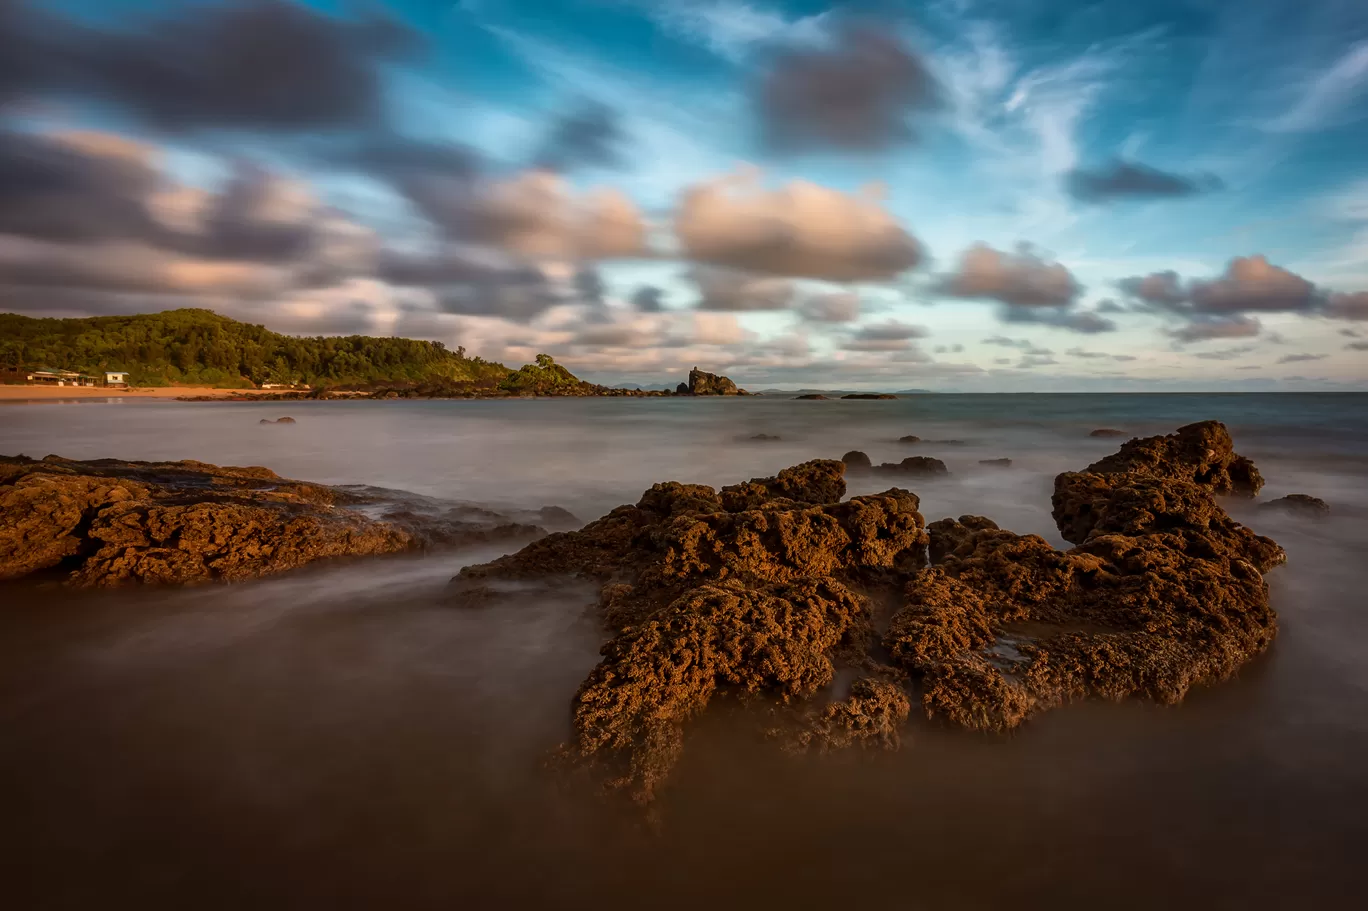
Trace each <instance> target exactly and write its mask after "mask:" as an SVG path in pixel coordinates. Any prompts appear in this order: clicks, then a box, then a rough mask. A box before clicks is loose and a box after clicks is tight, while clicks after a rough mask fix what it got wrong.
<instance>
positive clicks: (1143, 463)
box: [1084, 421, 1263, 497]
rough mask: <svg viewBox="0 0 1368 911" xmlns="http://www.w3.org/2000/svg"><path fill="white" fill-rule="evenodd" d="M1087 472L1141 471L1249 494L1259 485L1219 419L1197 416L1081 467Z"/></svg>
mask: <svg viewBox="0 0 1368 911" xmlns="http://www.w3.org/2000/svg"><path fill="white" fill-rule="evenodd" d="M1084 471H1085V472H1088V473H1090V474H1120V473H1131V474H1143V475H1147V476H1150V477H1156V478H1174V479H1179V480H1186V481H1193V482H1195V483H1197V484H1200V485H1202V486H1203V487H1206V488H1207V489H1208V490H1210V491H1211V492H1212V493H1216V494H1238V495H1240V496H1246V497H1252V496H1254V495H1255V494H1257V493H1258V492H1259V489H1260V488H1262V487H1263V477H1262V476H1261V475H1260V474H1259V470H1258V469H1257V468H1255V467H1254V463H1253V462H1251V461H1249V459H1246V458H1245V457H1244V456H1240V455H1237V454H1236V453H1235V449H1234V444H1233V443H1232V442H1231V439H1230V432H1229V431H1228V430H1226V426H1225V425H1224V424H1222V423H1221V422H1220V421H1202V422H1200V423H1197V424H1188V425H1187V426H1186V427H1180V428H1178V431H1177V432H1176V433H1170V434H1168V435H1167V436H1158V437H1144V438H1143V439H1134V440H1130V441H1128V442H1126V443H1122V444H1121V449H1120V450H1119V451H1118V452H1116V453H1113V454H1112V455H1109V456H1107V457H1106V458H1104V459H1100V460H1098V461H1096V462H1094V463H1093V464H1091V465H1089V466H1088V467H1087V468H1085V469H1084Z"/></svg>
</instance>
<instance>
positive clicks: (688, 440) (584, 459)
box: [0, 394, 1368, 909]
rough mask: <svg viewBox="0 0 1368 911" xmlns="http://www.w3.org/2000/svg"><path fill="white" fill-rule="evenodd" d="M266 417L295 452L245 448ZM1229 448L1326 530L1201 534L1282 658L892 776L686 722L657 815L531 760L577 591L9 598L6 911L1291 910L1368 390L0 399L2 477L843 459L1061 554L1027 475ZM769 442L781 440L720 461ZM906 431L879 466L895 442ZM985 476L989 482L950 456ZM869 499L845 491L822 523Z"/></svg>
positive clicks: (1046, 505)
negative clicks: (1172, 437) (1226, 541)
mask: <svg viewBox="0 0 1368 911" xmlns="http://www.w3.org/2000/svg"><path fill="white" fill-rule="evenodd" d="M282 415H289V416H291V417H294V418H295V419H296V421H297V423H296V424H294V425H261V424H259V423H258V421H259V420H260V419H261V418H275V417H279V416H282ZM1204 419H1217V420H1221V421H1224V422H1226V423H1227V425H1228V426H1229V427H1230V429H1231V432H1232V434H1233V435H1234V437H1235V442H1236V448H1237V449H1238V451H1240V452H1241V453H1242V454H1244V455H1247V456H1249V457H1250V458H1252V459H1253V460H1254V461H1255V462H1256V463H1257V464H1258V466H1259V468H1260V470H1261V471H1262V472H1263V474H1264V476H1265V478H1266V479H1267V481H1268V484H1267V487H1266V488H1265V489H1264V492H1263V494H1262V496H1261V497H1260V499H1261V500H1267V499H1271V498H1273V497H1278V496H1281V495H1283V494H1287V493H1307V494H1312V495H1315V496H1319V497H1322V498H1323V499H1325V500H1326V501H1328V502H1329V503H1330V505H1331V508H1332V510H1333V511H1332V513H1331V515H1330V517H1329V518H1328V519H1326V520H1324V521H1320V522H1309V521H1307V520H1304V519H1298V518H1295V517H1288V516H1283V515H1277V514H1269V513H1267V512H1259V511H1257V509H1256V508H1255V504H1253V503H1249V502H1246V501H1240V500H1231V501H1228V502H1227V503H1226V504H1225V505H1226V508H1227V509H1228V510H1229V511H1230V512H1231V514H1232V515H1234V516H1235V517H1236V518H1237V519H1239V520H1240V521H1243V522H1245V523H1246V524H1248V525H1250V526H1252V527H1253V528H1254V529H1255V530H1256V531H1258V532H1260V533H1263V534H1267V535H1270V536H1271V537H1273V538H1275V539H1276V540H1277V541H1278V542H1279V543H1281V544H1282V545H1283V546H1284V547H1285V548H1286V549H1287V552H1288V555H1289V559H1288V563H1287V564H1286V565H1285V566H1282V567H1279V568H1277V569H1275V570H1274V571H1273V572H1272V573H1271V574H1270V576H1269V583H1270V587H1271V590H1272V599H1273V604H1274V607H1275V608H1276V609H1277V611H1278V613H1279V618H1280V632H1279V635H1278V639H1277V641H1276V642H1275V644H1274V646H1273V648H1272V649H1271V650H1270V651H1269V652H1268V653H1267V654H1266V655H1264V656H1262V657H1261V658H1259V659H1257V660H1256V661H1255V662H1253V663H1252V664H1250V665H1249V666H1248V667H1247V668H1245V669H1244V671H1242V672H1241V674H1240V675H1239V676H1238V677H1237V678H1236V679H1234V680H1231V681H1229V682H1227V683H1224V684H1221V685H1219V686H1215V687H1210V688H1202V689H1198V690H1197V691H1194V692H1193V693H1192V694H1191V695H1190V696H1189V697H1188V699H1187V700H1186V701H1185V702H1184V703H1183V704H1182V705H1180V706H1177V707H1161V706H1156V705H1151V704H1146V703H1141V702H1128V703H1123V704H1119V705H1117V704H1109V703H1085V704H1080V705H1075V706H1071V707H1068V708H1065V709H1062V710H1058V711H1055V712H1050V713H1047V714H1045V715H1042V716H1040V717H1039V718H1036V719H1033V720H1032V721H1030V722H1028V723H1027V724H1026V725H1025V726H1024V727H1022V728H1021V729H1019V730H1018V731H1016V732H1015V733H1013V734H1010V735H1003V736H992V735H980V734H969V733H965V732H963V731H959V730H952V729H949V728H946V727H944V726H942V725H938V724H932V723H930V722H927V721H925V720H924V719H921V718H920V717H918V716H917V713H916V712H915V711H914V717H913V719H912V720H911V721H910V722H909V724H908V727H907V729H906V731H905V732H904V737H903V745H902V748H901V750H899V751H898V752H896V753H886V752H875V751H869V752H865V751H859V750H856V751H852V752H846V753H834V754H829V755H825V756H820V755H812V756H804V757H794V756H792V755H789V754H787V753H785V752H784V751H782V750H780V749H778V748H777V747H776V745H775V744H774V743H773V742H772V741H770V740H767V739H766V738H765V737H763V736H761V735H758V734H757V733H756V732H757V730H758V729H760V728H763V726H764V725H763V723H762V724H757V716H761V717H760V719H759V720H760V721H762V722H763V716H764V712H765V707H764V706H763V705H749V706H745V705H730V704H723V705H720V706H717V707H716V708H717V710H716V711H711V710H710V712H709V713H708V714H707V715H705V716H704V717H703V718H701V719H699V720H698V721H697V722H696V723H695V724H693V725H692V726H691V727H690V728H689V731H688V734H687V739H686V747H685V752H684V757H683V760H682V762H681V764H680V766H679V767H678V769H677V770H676V772H675V775H674V777H673V779H672V780H671V782H670V784H669V785H668V786H667V787H666V788H665V789H664V791H663V793H662V795H661V798H660V800H659V801H658V805H657V807H656V812H655V813H654V814H653V817H652V818H651V819H649V820H648V819H645V818H643V816H642V814H641V813H640V812H639V811H638V810H635V809H633V808H630V807H625V806H622V805H621V804H619V803H617V802H615V801H611V800H605V799H603V798H601V797H600V796H599V795H598V794H597V793H596V792H595V791H594V789H593V787H592V785H591V783H589V782H586V781H582V780H579V779H578V778H576V777H575V776H567V775H565V774H564V773H561V772H553V771H549V770H548V769H547V768H545V766H544V760H545V759H546V757H547V755H548V754H549V752H550V751H551V750H552V749H553V748H554V747H555V746H556V744H557V743H559V742H560V741H561V740H562V739H564V738H565V736H566V735H567V734H568V732H569V717H568V716H569V712H568V707H569V702H570V698H571V696H572V695H573V693H574V691H575V689H576V687H577V686H578V684H579V682H580V680H581V679H582V678H583V677H584V675H585V673H586V672H587V671H588V670H589V668H591V667H592V666H593V665H594V664H595V662H596V661H597V657H598V656H597V652H598V648H599V646H600V645H601V643H602V641H603V634H602V632H601V630H599V629H598V628H597V626H596V624H595V623H594V622H593V621H592V620H591V619H590V618H588V617H587V615H586V614H585V612H584V611H583V607H584V605H585V604H587V603H589V602H590V601H591V600H592V599H593V593H592V592H591V591H588V590H582V589H580V588H577V587H576V586H573V585H571V586H567V587H566V588H565V589H564V590H562V591H560V592H558V593H557V594H556V595H555V596H554V597H538V598H536V599H528V600H526V601H524V602H520V603H512V604H502V605H499V606H497V607H490V608H471V607H469V606H462V604H461V603H460V602H459V600H458V599H456V598H454V597H453V596H452V595H451V593H450V591H449V590H448V588H447V581H448V580H449V579H450V577H451V576H452V575H454V574H455V573H456V571H457V570H458V569H459V568H460V567H461V566H462V565H465V564H468V563H472V562H480V561H483V560H487V559H490V558H491V557H492V556H495V555H497V554H498V553H500V551H498V550H492V549H485V550H482V551H471V552H460V553H445V554H432V555H425V556H402V557H393V558H379V559H372V560H367V561H361V562H348V563H342V564H337V565H331V566H317V567H313V568H309V569H305V570H303V571H299V572H296V573H291V574H286V575H282V576H279V577H276V578H271V579H266V580H262V581H258V582H253V583H248V584H242V585H235V586H222V587H209V588H193V589H182V590H172V591H115V592H90V593H76V592H64V591H58V592H54V590H53V589H51V588H38V587H35V586H25V585H11V586H8V587H5V588H0V599H3V600H4V602H5V606H4V608H3V610H0V807H3V808H4V809H3V812H0V851H3V856H4V857H5V858H6V860H7V861H8V863H7V865H6V866H7V868H8V871H9V872H8V874H7V876H6V877H5V882H4V883H3V884H0V897H3V896H8V898H6V900H5V903H6V904H7V905H8V906H10V907H16V908H24V909H28V908H87V907H91V906H94V905H97V904H98V905H99V906H101V907H124V906H128V907H134V906H136V907H139V908H160V907H187V906H189V907H195V908H235V909H236V908H244V907H254V908H262V907H268V908H274V907H282V908H286V907H288V908H313V907H319V908H323V907H326V908H330V909H338V908H375V907H381V906H383V907H391V908H439V907H440V908H452V907H481V908H484V907H527V906H531V907H539V906H545V907H588V906H593V907H596V908H613V907H643V906H649V907H680V908H683V907H696V906H698V905H700V904H704V903H706V904H707V905H709V906H713V907H719V908H730V907H758V906H765V907H768V906H788V907H795V908H796V907H816V906H821V905H831V904H833V903H836V902H841V903H843V904H844V903H868V904H871V905H885V904H888V903H893V906H894V907H908V908H928V909H945V908H955V909H958V908H989V907H994V908H996V907H1001V906H1003V905H1004V904H1009V905H1011V906H1013V907H1046V906H1048V907H1050V908H1089V909H1092V908H1096V907H1099V906H1101V907H1109V908H1153V907H1156V906H1161V905H1162V906H1176V907H1198V906H1200V907H1204V908H1222V907H1238V908H1242V909H1249V908H1285V907H1289V906H1296V907H1317V906H1322V905H1329V904H1331V903H1342V902H1347V901H1350V900H1352V899H1353V898H1355V897H1356V896H1360V895H1361V894H1362V889H1363V885H1362V876H1361V873H1360V866H1361V857H1362V851H1363V847H1364V846H1365V845H1368V776H1365V775H1364V773H1363V770H1364V769H1365V768H1368V597H1365V594H1364V593H1365V591H1368V395H1362V394H1277V395H1268V394H1229V395H1206V394H1187V395H921V396H908V397H904V398H900V399H898V400H896V401H815V402H814V401H795V400H792V399H789V398H781V397H777V396H766V397H762V398H743V399H682V398H681V399H620V398H619V399H564V400H513V401H498V400H491V401H386V402H276V403H229V402H210V403H177V402H161V401H149V400H140V401H112V402H100V401H84V402H79V403H52V404H7V405H0V453H3V454H6V455H13V454H18V453H23V454H26V455H29V456H34V457H41V456H43V455H47V454H49V453H53V454H57V455H62V456H66V457H69V458H78V459H84V458H97V457H117V458H123V459H198V460H201V461H206V462H213V463H216V464H221V465H226V464H231V465H264V466H267V467H269V468H272V469H274V470H275V471H277V472H278V473H280V474H282V475H285V476H287V477H294V478H299V479H302V480H310V481H318V482H323V483H329V484H366V485H372V486H378V487H387V488H394V489H397V490H404V491H410V492H414V493H419V494H423V495H427V496H433V497H440V498H444V499H450V500H457V501H461V502H467V503H477V504H480V505H486V506H491V507H494V508H496V509H497V508H501V507H502V508H513V507H517V508H532V509H536V508H539V507H542V506H547V505H556V506H562V507H564V508H566V509H569V510H570V511H571V512H572V513H574V514H575V515H576V516H578V517H579V518H580V519H582V520H585V521H587V520H589V519H592V518H595V517H597V516H598V515H601V514H602V513H604V512H606V511H608V510H609V509H611V508H612V507H614V506H616V505H619V504H622V503H629V502H635V501H636V500H637V498H638V497H639V496H640V493H641V491H642V490H643V489H645V488H647V487H649V486H650V485H651V484H652V483H654V482H656V481H662V480H678V481H687V482H700V483H706V484H712V485H721V484H727V483H733V482H735V481H738V480H744V479H746V478H750V477H754V476H762V475H772V474H774V473H775V472H776V471H777V470H778V469H780V468H783V467H786V466H788V465H791V464H795V463H798V462H801V461H805V460H808V459H812V458H822V457H825V458H839V457H840V456H841V455H842V454H843V453H845V452H847V451H848V450H853V449H859V450H862V451H864V452H866V453H868V454H869V455H870V456H871V458H872V459H873V460H874V461H875V462H880V461H896V460H898V459H901V458H902V457H903V456H906V455H930V456H935V457H937V458H940V459H942V460H943V461H945V463H946V464H947V466H948V467H949V469H950V474H949V475H948V476H946V477H944V478H936V479H930V480H916V481H914V482H911V483H908V484H906V485H905V486H909V487H911V488H912V489H913V490H915V491H916V492H917V493H918V494H919V495H920V496H921V499H922V512H923V514H924V515H925V516H926V518H927V520H928V521H932V520H935V519H939V518H942V517H945V516H958V515H961V514H966V513H969V514H978V515H987V516H989V517H992V518H994V519H996V520H997V521H998V522H999V524H1001V525H1002V526H1003V527H1005V528H1010V529H1012V530H1013V531H1017V532H1021V533H1027V532H1030V533H1036V534H1040V535H1042V536H1044V537H1045V538H1047V539H1048V540H1050V541H1052V542H1054V543H1056V544H1058V545H1061V546H1064V542H1063V541H1062V539H1060V537H1059V534H1058V532H1057V531H1056V530H1055V528H1054V524H1053V522H1052V520H1051V518H1050V502H1049V500H1050V490H1051V482H1052V479H1053V477H1054V475H1055V474H1056V473H1058V472H1060V471H1064V470H1070V469H1079V468H1082V467H1083V466H1085V465H1087V464H1088V463H1090V462H1092V461H1094V460H1096V459H1097V458H1099V457H1101V456H1102V455H1105V454H1107V453H1109V452H1112V451H1114V450H1115V449H1116V447H1117V445H1118V442H1119V441H1118V440H1114V439H1094V438H1090V437H1089V436H1088V434H1089V431H1091V430H1093V429H1095V428H1099V427H1111V428H1117V429H1120V430H1123V431H1125V432H1126V433H1127V434H1129V435H1135V436H1143V435H1149V434H1154V433H1165V432H1169V431H1172V430H1174V429H1176V428H1177V427H1179V426H1180V425H1182V424H1185V423H1189V422H1192V421H1197V420H1204ZM757 434H768V435H775V436H778V437H780V439H779V440H777V441H767V442H757V441H753V440H751V439H750V437H752V436H754V435H757ZM907 434H915V435H916V436H919V437H920V438H921V439H922V442H920V443H918V444H915V445H909V444H906V443H900V442H898V437H901V436H904V435H907ZM1000 458H1009V459H1011V460H1012V464H1011V466H1010V467H1005V468H1004V467H997V466H989V465H983V464H980V460H986V459H1000ZM887 486H889V482H888V480H887V479H886V478H884V479H876V478H870V479H868V480H865V479H860V480H859V481H858V482H856V483H853V484H852V485H851V490H850V492H851V493H866V492H872V491H875V490H881V489H884V488H886V487H887Z"/></svg>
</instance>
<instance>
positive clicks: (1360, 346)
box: [1344, 341, 1368, 351]
mask: <svg viewBox="0 0 1368 911" xmlns="http://www.w3.org/2000/svg"><path fill="white" fill-rule="evenodd" d="M1344 350H1345V351H1368V341H1365V342H1350V343H1349V344H1347V345H1345V346H1344Z"/></svg>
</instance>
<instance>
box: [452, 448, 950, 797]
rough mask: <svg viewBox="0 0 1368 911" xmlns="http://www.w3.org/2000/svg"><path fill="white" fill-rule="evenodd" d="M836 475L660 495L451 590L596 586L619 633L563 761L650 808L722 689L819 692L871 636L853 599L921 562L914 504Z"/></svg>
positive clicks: (833, 467)
mask: <svg viewBox="0 0 1368 911" xmlns="http://www.w3.org/2000/svg"><path fill="white" fill-rule="evenodd" d="M844 468H845V466H844V465H843V464H842V463H840V462H833V461H816V462H808V463H805V464H803V465H798V466H795V467H793V468H789V469H786V470H784V471H781V472H780V473H779V474H778V475H777V476H776V477H773V478H756V479H753V480H751V481H747V482H744V483H741V484H735V485H731V486H728V487H724V488H722V489H721V490H720V491H717V490H714V489H713V488H711V487H704V486H701V485H691V484H678V483H674V482H670V483H665V484H657V485H655V486H654V487H652V488H651V489H650V490H648V491H646V492H645V493H643V494H642V497H641V499H640V500H639V501H638V502H637V504H636V505H634V506H620V507H618V508H617V509H615V510H613V511H612V512H611V513H609V514H608V515H607V516H604V517H603V518H602V519H599V520H598V521H596V522H591V523H590V524H589V525H587V526H585V527H584V528H583V529H581V530H580V531H578V532H570V533H567V534H556V535H549V536H547V537H546V538H543V539H541V540H539V541H536V542H533V543H532V544H530V545H528V546H527V547H525V548H524V549H523V550H521V551H519V552H518V553H516V554H512V555H509V556H507V557H503V558H500V559H498V560H495V561H493V562H491V563H487V564H483V565H481V566H472V567H467V568H465V569H463V570H462V571H461V574H460V575H459V576H457V577H456V579H455V580H454V586H455V589H456V591H457V592H459V593H461V594H462V595H463V596H467V597H469V596H472V595H473V596H475V597H477V598H478V599H479V600H480V601H481V602H483V601H484V600H485V597H486V593H487V591H488V587H489V586H490V585H492V584H494V583H497V581H498V580H501V579H510V578H511V579H526V578H529V577H537V576H546V575H552V574H572V575H577V576H580V577H581V578H589V579H593V580H596V581H598V582H599V583H600V584H601V592H600V596H599V600H598V606H597V607H598V612H599V614H600V616H601V617H602V618H603V621H604V623H605V624H606V625H607V627H608V628H609V629H610V630H611V631H613V632H614V634H615V635H614V638H612V639H611V640H610V641H609V642H608V643H607V645H605V646H604V648H603V660H602V661H601V662H600V663H599V665H598V667H597V668H595V669H594V671H593V672H592V673H591V674H590V676H589V678H588V679H587V680H586V681H585V683H584V684H583V686H581V688H580V691H579V693H578V694H577V695H576V697H575V700H574V727H575V738H574V740H573V742H572V743H570V744H568V745H567V747H566V752H567V756H568V757H570V758H572V759H573V760H574V761H576V762H590V763H598V762H601V761H602V762H606V763H607V764H608V765H609V766H610V767H611V768H612V769H613V770H614V771H613V772H612V776H611V777H612V780H613V782H614V783H616V784H617V785H620V786H622V787H624V788H626V789H627V790H628V791H630V792H631V793H632V794H633V795H634V796H636V797H637V798H638V799H641V800H649V799H650V797H651V796H652V795H653V794H654V792H655V790H656V788H657V787H658V786H659V784H660V783H661V781H662V780H663V779H664V777H665V776H666V774H668V771H669V769H670V768H671V766H672V765H673V764H674V762H675V761H676V759H677V758H678V755H679V750H680V748H681V744H682V736H683V734H682V726H683V724H684V723H685V722H686V721H687V720H688V719H689V718H690V717H692V716H693V715H695V714H697V713H698V712H699V711H701V710H702V709H703V708H704V707H705V706H706V705H707V704H708V702H709V700H710V699H711V698H712V696H713V695H714V694H715V693H716V692H718V691H719V690H720V689H728V690H731V691H735V692H742V693H752V694H756V693H765V694H767V695H769V696H771V697H773V698H777V699H779V700H781V701H786V700H791V699H807V698H809V697H811V696H813V695H814V694H815V693H817V692H818V691H819V690H820V689H821V688H822V687H825V686H826V685H827V684H829V683H830V682H831V680H832V679H833V675H834V673H835V667H836V665H837V664H838V663H840V662H841V661H842V660H843V656H845V655H847V654H849V655H850V656H853V657H858V656H859V655H861V654H862V653H863V650H864V648H865V645H866V643H867V640H868V639H869V636H870V628H869V616H870V610H869V606H868V603H867V601H866V600H865V598H864V597H863V596H862V595H860V594H859V593H858V591H857V589H858V588H860V587H863V586H868V585H871V584H874V583H876V582H877V581H878V580H883V579H885V578H887V577H889V576H890V575H891V576H897V575H900V574H906V573H910V572H914V571H915V570H916V569H917V568H918V567H919V566H920V565H921V563H922V562H923V560H924V556H923V554H924V550H925V546H926V541H927V538H926V533H925V530H924V527H923V521H922V517H921V515H920V513H918V511H917V509H918V505H919V502H918V500H917V497H916V496H915V495H914V494H911V493H909V492H907V491H905V490H898V489H893V490H888V491H885V492H884V493H881V494H875V495H871V496H862V497H854V498H852V499H850V500H848V501H845V502H841V498H842V496H843V495H844V493H845V481H844V478H843V474H844ZM884 696H885V697H886V694H884ZM895 708H896V706H895ZM871 710H872V709H871ZM853 711H855V709H854V708H852V712H853ZM852 718H853V715H852ZM839 723H840V722H839V721H838V720H837V719H834V718H833V719H831V720H830V722H829V724H830V726H833V727H832V730H835V728H834V726H836V725H838V724H839ZM852 723H853V722H852ZM853 736H854V735H853V734H852V737H853Z"/></svg>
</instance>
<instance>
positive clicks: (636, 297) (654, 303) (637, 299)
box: [631, 285, 665, 313]
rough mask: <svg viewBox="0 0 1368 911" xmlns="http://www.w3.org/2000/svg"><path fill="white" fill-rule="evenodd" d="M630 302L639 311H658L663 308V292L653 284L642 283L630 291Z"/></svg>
mask: <svg viewBox="0 0 1368 911" xmlns="http://www.w3.org/2000/svg"><path fill="white" fill-rule="evenodd" d="M631 302H632V306H633V307H635V308H636V309H637V310H638V311H639V312H641V313H659V312H660V311H662V310H664V309H665V292H664V290H662V289H660V288H657V287H655V286H654V285H642V286H641V287H640V288H637V289H636V290H635V291H633V292H632V298H631Z"/></svg>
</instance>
